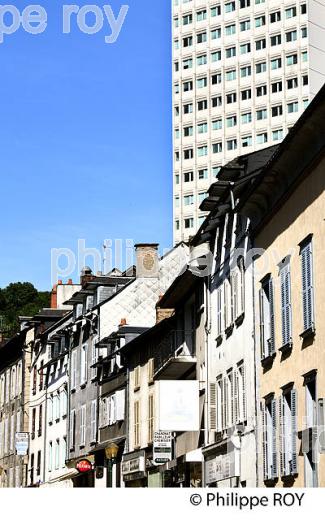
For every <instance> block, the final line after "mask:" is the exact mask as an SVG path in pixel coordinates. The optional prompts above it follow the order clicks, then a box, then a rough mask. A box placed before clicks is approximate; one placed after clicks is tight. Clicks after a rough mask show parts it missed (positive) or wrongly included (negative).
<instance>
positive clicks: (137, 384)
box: [133, 366, 141, 390]
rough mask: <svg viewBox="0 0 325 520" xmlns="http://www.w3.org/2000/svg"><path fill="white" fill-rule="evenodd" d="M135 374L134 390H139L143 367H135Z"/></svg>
mask: <svg viewBox="0 0 325 520" xmlns="http://www.w3.org/2000/svg"><path fill="white" fill-rule="evenodd" d="M133 374H134V389H135V390H136V389H137V388H139V387H140V376H141V367H140V366H137V367H135V369H134V371H133Z"/></svg>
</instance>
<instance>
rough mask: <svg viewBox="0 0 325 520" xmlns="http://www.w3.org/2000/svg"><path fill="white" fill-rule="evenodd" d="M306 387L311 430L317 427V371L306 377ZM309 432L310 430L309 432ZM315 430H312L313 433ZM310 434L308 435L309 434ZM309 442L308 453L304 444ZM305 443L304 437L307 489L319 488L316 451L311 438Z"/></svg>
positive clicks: (307, 425)
mask: <svg viewBox="0 0 325 520" xmlns="http://www.w3.org/2000/svg"><path fill="white" fill-rule="evenodd" d="M304 385H305V392H306V413H305V417H306V419H305V421H306V425H305V426H306V428H308V429H309V432H310V429H311V428H315V426H317V408H316V403H317V394H316V371H312V372H311V373H309V374H307V375H306V376H304ZM307 431H308V430H307ZM312 431H313V430H311V433H312ZM309 432H308V433H309ZM306 441H307V443H308V445H307V446H308V451H307V449H306V448H305V446H304V443H305V442H306ZM306 441H304V437H303V440H302V446H303V447H302V451H303V453H304V462H305V487H317V486H318V479H317V463H316V460H317V459H315V455H316V454H315V449H314V446H313V444H312V442H310V438H309V435H308V438H307V439H306ZM316 456H317V455H316Z"/></svg>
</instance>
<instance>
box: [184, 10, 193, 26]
mask: <svg viewBox="0 0 325 520" xmlns="http://www.w3.org/2000/svg"><path fill="white" fill-rule="evenodd" d="M192 21H193V16H192V14H191V13H190V14H185V15H184V16H183V25H189V24H191V23H192Z"/></svg>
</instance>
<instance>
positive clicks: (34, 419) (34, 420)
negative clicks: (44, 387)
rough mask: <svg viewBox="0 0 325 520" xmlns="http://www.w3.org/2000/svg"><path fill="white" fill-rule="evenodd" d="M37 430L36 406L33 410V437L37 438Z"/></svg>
mask: <svg viewBox="0 0 325 520" xmlns="http://www.w3.org/2000/svg"><path fill="white" fill-rule="evenodd" d="M35 431H36V408H33V410H32V432H31V433H32V439H35Z"/></svg>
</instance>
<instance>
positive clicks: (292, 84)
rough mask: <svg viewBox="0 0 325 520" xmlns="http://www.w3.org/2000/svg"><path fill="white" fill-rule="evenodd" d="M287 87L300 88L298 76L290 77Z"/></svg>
mask: <svg viewBox="0 0 325 520" xmlns="http://www.w3.org/2000/svg"><path fill="white" fill-rule="evenodd" d="M287 88H288V89H289V90H290V89H292V88H298V78H290V79H288V80H287Z"/></svg>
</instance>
